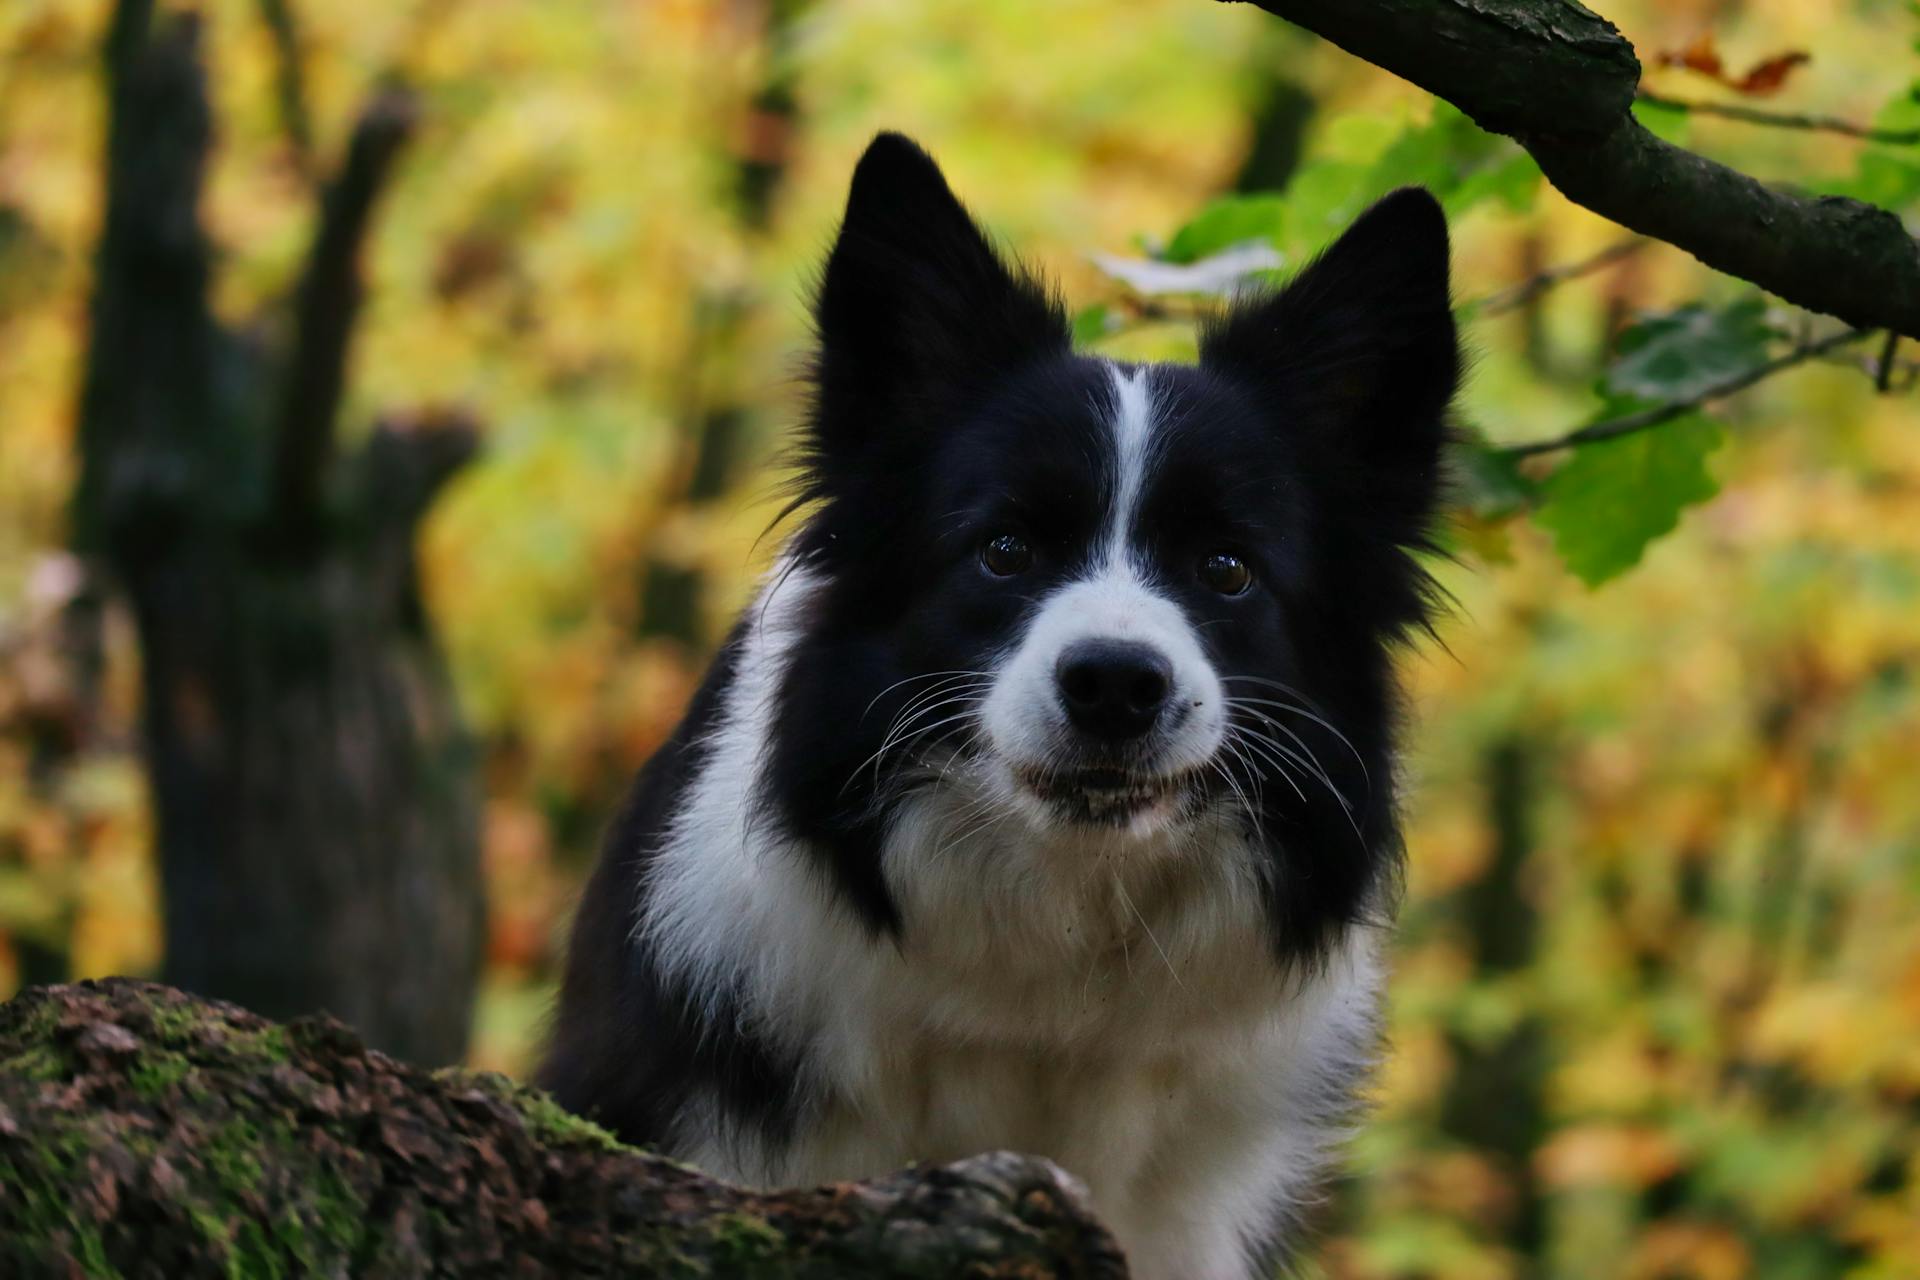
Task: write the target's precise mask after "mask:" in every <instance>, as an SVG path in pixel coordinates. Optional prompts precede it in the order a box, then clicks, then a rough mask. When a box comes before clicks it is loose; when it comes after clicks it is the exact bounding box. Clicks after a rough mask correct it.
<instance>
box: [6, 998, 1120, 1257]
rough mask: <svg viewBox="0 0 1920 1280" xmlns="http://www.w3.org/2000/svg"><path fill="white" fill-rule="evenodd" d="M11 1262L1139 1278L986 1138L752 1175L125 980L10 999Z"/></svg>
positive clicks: (1075, 1193) (1102, 1233)
mask: <svg viewBox="0 0 1920 1280" xmlns="http://www.w3.org/2000/svg"><path fill="white" fill-rule="evenodd" d="M0 1273H4V1274H6V1275H13V1276H29V1275H31V1276H70V1275H73V1276H77V1275H80V1274H83V1273H85V1274H90V1275H123V1274H124V1275H143V1276H150V1275H173V1276H203V1275H214V1276H217V1275H250V1276H251V1275H296V1276H299V1275H330V1276H344V1275H373V1276H428V1275H432V1276H447V1277H459V1276H474V1277H479V1276H543V1275H548V1276H559V1275H569V1276H669V1275H671V1276H716V1277H718V1276H725V1277H732V1278H733V1280H774V1278H775V1277H779V1278H780V1280H904V1278H905V1277H911V1276H926V1277H932V1276H968V1277H973V1278H974V1280H1125V1276H1126V1273H1127V1266H1126V1261H1125V1259H1124V1258H1123V1257H1122V1256H1121V1253H1120V1251H1119V1249H1118V1247H1117V1246H1116V1245H1115V1244H1114V1242H1113V1238H1112V1237H1111V1236H1110V1235H1109V1234H1108V1233H1107V1232H1106V1230H1105V1229H1104V1228H1102V1227H1101V1225H1100V1224H1099V1223H1098V1222H1097V1221H1096V1220H1095V1219H1094V1218H1093V1216H1092V1213H1091V1211H1090V1210H1089V1209H1088V1207H1087V1205H1086V1202H1085V1198H1084V1192H1083V1191H1082V1190H1081V1189H1080V1188H1079V1187H1078V1186H1077V1185H1076V1184H1074V1183H1072V1182H1071V1181H1070V1180H1069V1179H1068V1178H1067V1177H1066V1176H1065V1175H1063V1174H1062V1173H1060V1171H1059V1170H1058V1169H1056V1168H1054V1166H1052V1165H1050V1164H1048V1163H1046V1162H1045V1161H1043V1160H1036V1159H1032V1158H1030V1157H1025V1156H1016V1155H1011V1154H1009V1153H1007V1152H996V1153H990V1154H987V1155H981V1156H975V1157H973V1158H972V1159H969V1160H965V1161H962V1162H960V1163H957V1164H949V1165H930V1166H916V1167H914V1168H911V1169H908V1170H905V1171H902V1172H899V1173H893V1174H888V1175H885V1176H883V1177H878V1178H873V1179H869V1180H868V1181H865V1182H842V1183H836V1184H832V1185H829V1186H824V1187H812V1188H801V1189H793V1190H775V1191H750V1190H745V1189H742V1188H740V1187H735V1186H730V1185H728V1184H726V1183H722V1182H717V1181H715V1180H713V1179H711V1178H708V1177H706V1176H705V1175H703V1174H701V1173H699V1172H698V1171H696V1170H694V1169H692V1168H690V1167H688V1166H686V1165H683V1164H678V1163H676V1162H674V1161H671V1160H667V1159H664V1158H662V1157H660V1156H656V1155H652V1154H649V1153H647V1152H644V1151H638V1150H635V1149H633V1148H631V1147H623V1146H620V1145H619V1144H618V1143H616V1142H615V1141H614V1140H613V1139H612V1138H611V1137H609V1136H608V1135H607V1134H606V1133H604V1132H603V1131H601V1130H599V1129H597V1128H595V1127H593V1126H592V1125H589V1124H587V1123H585V1122H584V1121H581V1120H576V1119H574V1118H573V1117H571V1116H569V1115H566V1114H565V1113H564V1112H562V1111H561V1110H560V1108H559V1107H557V1106H556V1105H554V1103H553V1101H552V1100H551V1099H549V1098H547V1097H546V1096H545V1095H543V1094H538V1093H535V1092H534V1091H533V1090H531V1089H526V1088H522V1087H519V1086H517V1085H514V1084H512V1083H511V1082H509V1081H508V1080H506V1079H505V1078H503V1077H501V1076H497V1075H487V1074H476V1073H472V1072H465V1071H439V1072H430V1071H426V1070H423V1069H421V1068H419V1067H414V1066H409V1065H407V1064H405V1063H401V1062H396V1061H395V1060H394V1059H392V1058H389V1057H387V1056H385V1055H384V1054H379V1053H372V1052H369V1051H368V1050H367V1049H366V1048H365V1047H364V1046H363V1045H362V1044H361V1043H360V1041H359V1039H358V1038H357V1037H356V1036H355V1035H354V1033H353V1032H351V1031H349V1030H348V1029H347V1028H345V1027H344V1026H342V1025H340V1024H339V1023H337V1022H334V1021H332V1020H331V1019H328V1018H321V1017H315V1018H302V1019H300V1020H298V1021H295V1022H292V1023H287V1024H285V1025H278V1024H275V1023H271V1022H268V1021H266V1020H265V1019H263V1018H258V1017H255V1016H254V1015H252V1014H250V1013H247V1012H245V1011H244V1010H242V1009H239V1008H237V1007H235V1006H233V1005H230V1004H222V1003H218V1002H215V1001H210V1000H199V999H195V998H193V997H191V996H187V995H184V994H182V993H181V992H178V991H174V990H172V989H170V988H167V987H161V986H156V985H154V984H151V983H143V982H134V981H131V980H128V979H124V978H109V979H107V980H106V981H104V982H97V983H82V984H79V985H75V986H64V987H36V988H31V989H29V990H27V991H25V992H23V993H22V994H21V995H20V996H18V997H17V998H15V999H14V1000H12V1001H9V1002H7V1003H5V1004H0Z"/></svg>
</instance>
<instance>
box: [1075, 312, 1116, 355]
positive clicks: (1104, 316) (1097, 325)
mask: <svg viewBox="0 0 1920 1280" xmlns="http://www.w3.org/2000/svg"><path fill="white" fill-rule="evenodd" d="M1119 327H1120V317H1118V316H1116V315H1114V314H1113V309H1112V308H1111V307H1109V306H1107V304H1106V303H1104V302H1096V303H1094V304H1093V305H1092V306H1090V307H1086V308H1083V309H1082V310H1081V311H1080V312H1079V313H1078V314H1076V315H1075V316H1074V317H1073V345H1074V346H1076V347H1084V346H1086V345H1088V344H1089V343H1093V342H1098V341H1099V340H1100V339H1102V338H1104V337H1106V336H1107V335H1108V334H1110V333H1112V332H1113V331H1114V330H1115V329H1118V328H1119Z"/></svg>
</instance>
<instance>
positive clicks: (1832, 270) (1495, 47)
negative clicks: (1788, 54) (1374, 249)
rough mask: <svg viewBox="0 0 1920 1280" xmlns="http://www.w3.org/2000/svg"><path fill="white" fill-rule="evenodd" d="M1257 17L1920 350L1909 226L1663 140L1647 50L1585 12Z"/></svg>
mask: <svg viewBox="0 0 1920 1280" xmlns="http://www.w3.org/2000/svg"><path fill="white" fill-rule="evenodd" d="M1229 2H1232V0H1229ZM1253 3H1256V4H1258V5H1259V7H1260V8H1262V9H1265V10H1266V11H1267V12H1269V13H1272V14H1275V15H1277V16H1279V17H1281V18H1285V19H1286V20H1287V21H1289V22H1293V23H1296V24H1298V25H1300V26H1302V27H1305V28H1306V29H1308V30H1309V31H1313V32H1315V33H1316V34H1318V35H1320V36H1323V37H1325V38H1326V39H1328V40H1331V41H1332V42H1333V43H1334V44H1337V45H1339V46H1340V47H1341V48H1343V49H1345V50H1346V51H1347V52H1349V53H1351V54H1353V55H1355V56H1356V57H1360V58H1364V59H1366V60H1367V61H1368V62H1371V63H1373V64H1374V65H1375V66H1378V67H1381V68H1383V69H1385V70H1387V71H1391V72H1393V73H1394V74H1395V75H1398V76H1401V77H1403V78H1405V79H1407V80H1409V81H1412V82H1413V83H1414V84H1417V85H1419V86H1420V87H1421V88H1423V89H1426V90H1427V91H1428V92H1430V93H1434V94H1437V95H1438V96H1440V97H1442V98H1445V99H1446V100H1447V101H1449V102H1451V103H1453V104H1454V105H1455V106H1456V107H1459V108H1460V109H1461V110H1462V111H1464V112H1466V113H1467V114H1468V115H1469V116H1471V117H1472V118H1473V119H1474V120H1475V121H1476V122H1477V123H1478V124H1479V125H1480V126H1481V127H1482V128H1485V129H1489V130H1492V131H1493V132H1495V133H1503V134H1507V135H1509V136H1510V137H1512V138H1514V139H1515V140H1516V141H1518V142H1519V143H1520V145H1521V146H1523V147H1525V148H1526V149H1527V150H1528V151H1529V152H1530V153H1532V155H1533V158H1534V160H1535V161H1536V162H1538V163H1539V165H1540V168H1541V171H1542V172H1544V173H1545V174H1546V175H1547V179H1548V180H1549V181H1550V182H1552V183H1553V185H1554V186H1555V187H1557V188H1559V189H1560V191H1561V193H1562V194H1563V195H1565V196H1566V197H1567V198H1568V199H1570V200H1572V201H1573V202H1574V203H1575V204H1579V205H1584V206H1585V207H1586V208H1588V209H1591V210H1592V211H1593V212H1595V213H1598V214H1600V215H1601V216H1602V217H1606V218H1611V219H1612V220H1613V221H1615V222H1618V223H1619V224H1621V225H1622V226H1624V227H1627V228H1629V229H1630V230H1634V231H1638V232H1640V233H1641V234H1643V235H1648V236H1652V237H1654V238H1655V239H1657V240H1665V241H1666V242H1668V243H1669V244H1672V245H1676V246H1678V247H1679V248H1682V249H1685V250H1686V251H1687V252H1689V253H1691V254H1693V255H1694V256H1695V257H1696V258H1698V259H1700V261H1702V262H1704V263H1706V264H1707V265H1708V266H1710V267H1713V268H1714V269H1716V270H1718V271H1724V272H1726V273H1727V274H1729V275H1733V276H1738V277H1740V278H1741V279H1743V280H1750V281H1752V282H1753V283H1754V284H1757V285H1759V286H1760V287H1761V288H1763V289H1766V290H1768V291H1769V292H1771V293H1774V294H1777V295H1779V296H1780V297H1781V298H1784V299H1785V300H1786V301H1788V302H1791V303H1795V304H1797V305H1799V306H1802V307H1805V308H1807V309H1808V310H1810V311H1819V312H1824V313H1826V314H1828V315H1833V316H1838V317H1839V318H1840V319H1842V320H1845V321H1846V322H1847V323H1849V324H1850V325H1852V326H1854V327H1855V328H1861V329H1895V330H1898V331H1899V332H1900V333H1902V334H1905V335H1907V336H1909V337H1916V336H1920V245H1916V243H1915V242H1914V239H1913V237H1912V236H1910V235H1908V234H1907V231H1906V228H1905V227H1904V226H1902V225H1901V222H1900V219H1899V218H1898V217H1896V216H1895V215H1893V214H1892V213H1889V212H1887V211H1886V210H1884V209H1878V208H1875V207H1874V206H1872V205H1868V204H1862V203H1861V202H1859V201H1857V200H1849V199H1844V198H1841V197H1837V196H1823V197H1808V196H1802V195H1797V194H1794V193H1791V192H1788V191H1783V190H1776V189H1772V188H1769V187H1766V186H1764V185H1762V184H1761V183H1759V182H1757V181H1755V180H1754V179H1752V178H1750V177H1747V176H1746V175H1745V174H1742V173H1739V172H1737V171H1735V170H1733V169H1729V168H1727V167H1726V166H1725V165H1722V164H1717V163H1715V162H1713V161H1711V160H1707V159H1704V158H1703V157H1701V156H1697V155H1694V154H1693V153H1692V152H1690V151H1686V150H1684V149H1682V148H1680V147H1676V146H1673V145H1671V144H1669V143H1666V142H1663V141H1661V140H1660V139H1659V138H1656V137H1654V136H1653V135H1652V134H1651V133H1649V132H1647V130H1646V129H1645V128H1644V127H1642V126H1641V124H1640V123H1639V121H1637V120H1636V119H1634V117H1633V113H1632V110H1631V108H1632V105H1633V99H1634V95H1635V93H1636V91H1637V88H1638V85H1639V80H1640V62H1639V59H1637V58H1636V57H1635V56H1634V53H1633V47H1632V46H1631V45H1629V44H1628V43H1627V41H1626V40H1625V39H1624V38H1623V37H1622V36H1621V35H1620V33H1619V31H1617V30H1616V29H1615V28H1614V26H1613V24H1612V23H1610V22H1608V21H1607V20H1606V19H1604V18H1602V17H1600V16H1599V15H1597V14H1594V13H1591V12H1589V11H1588V10H1586V9H1584V8H1581V7H1580V6H1579V5H1577V4H1573V3H1569V2H1568V0H1338V3H1335V2H1333V0H1253Z"/></svg>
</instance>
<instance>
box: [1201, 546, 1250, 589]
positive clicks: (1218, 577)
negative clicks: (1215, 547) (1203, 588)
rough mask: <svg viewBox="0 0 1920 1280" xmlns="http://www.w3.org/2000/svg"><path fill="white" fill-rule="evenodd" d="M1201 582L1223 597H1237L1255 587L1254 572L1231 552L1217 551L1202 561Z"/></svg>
mask: <svg viewBox="0 0 1920 1280" xmlns="http://www.w3.org/2000/svg"><path fill="white" fill-rule="evenodd" d="M1200 581H1202V582H1204V583H1206V584H1207V587H1208V588H1209V589H1210V590H1213V591H1218V592H1219V593H1220V594H1221V595H1223V596H1237V595H1240V594H1241V593H1243V592H1244V591H1246V589H1247V588H1248V587H1250V586H1252V585H1253V570H1252V569H1249V568H1248V567H1247V562H1246V561H1245V560H1242V559H1241V558H1240V557H1239V556H1237V555H1234V554H1233V552H1231V551H1215V552H1214V553H1213V554H1211V555H1209V556H1206V557H1204V558H1203V559H1202V560H1201V561H1200Z"/></svg>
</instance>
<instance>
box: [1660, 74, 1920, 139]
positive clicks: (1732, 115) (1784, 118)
mask: <svg viewBox="0 0 1920 1280" xmlns="http://www.w3.org/2000/svg"><path fill="white" fill-rule="evenodd" d="M1636 96H1637V97H1638V98H1639V99H1640V101H1642V102H1644V103H1646V104H1647V105H1648V106H1653V107H1663V108H1665V109H1666V110H1668V111H1683V112H1686V113H1687V114H1688V115H1696V116H1720V117H1722V118H1723V119H1727V120H1742V121H1745V122H1746V123H1747V124H1764V125H1769V126H1771V127H1773V128H1775V129H1810V130H1813V131H1814V132H1817V133H1841V134H1845V135H1846V136H1847V137H1849V138H1864V139H1866V140H1867V141H1868V142H1885V143H1891V144H1892V145H1894V146H1897V147H1911V146H1914V145H1916V144H1920V129H1876V128H1874V127H1873V126H1871V125H1864V124H1855V123H1854V122H1853V121H1851V120H1842V119H1840V118H1839V117H1838V116H1823V115H1795V114H1792V113H1789V112H1781V111H1762V110H1761V109H1760V108H1758V107H1747V106H1742V105H1741V104H1739V103H1737V102H1702V101H1700V100H1698V99H1694V98H1669V97H1667V95H1665V94H1664V93H1655V92H1653V90H1651V89H1644V88H1643V89H1641V90H1640V91H1639V93H1638V94H1637V95H1636Z"/></svg>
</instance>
